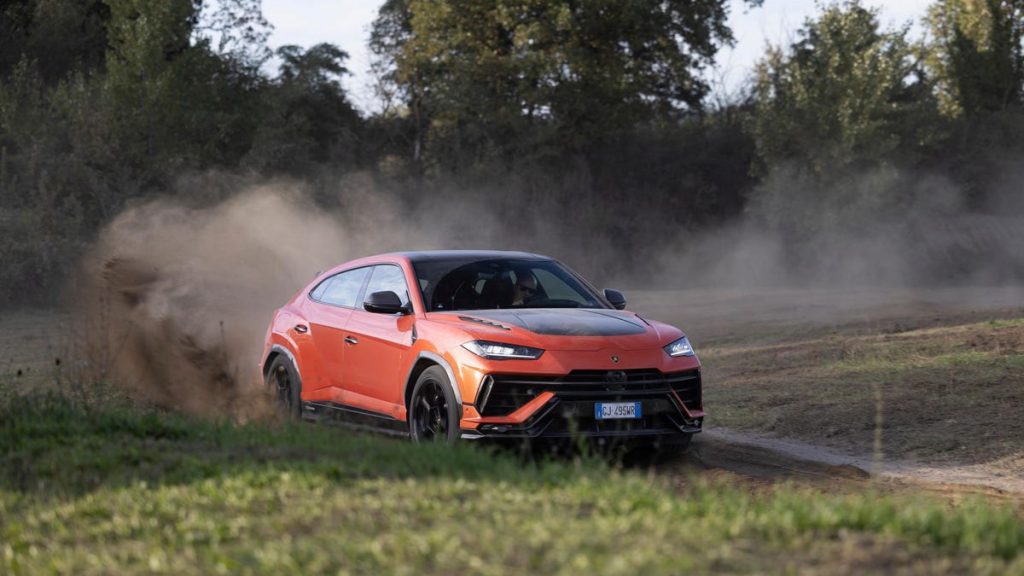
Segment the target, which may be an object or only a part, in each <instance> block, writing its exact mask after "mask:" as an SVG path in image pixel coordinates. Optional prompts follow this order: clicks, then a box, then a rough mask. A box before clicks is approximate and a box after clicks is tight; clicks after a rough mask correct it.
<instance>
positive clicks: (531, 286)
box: [512, 271, 537, 306]
mask: <svg viewBox="0 0 1024 576" xmlns="http://www.w3.org/2000/svg"><path fill="white" fill-rule="evenodd" d="M536 293H537V277H536V276H534V275H533V273H532V272H528V271H523V272H522V273H519V274H516V283H515V285H513V286H512V305H513V306H522V305H524V304H526V302H527V301H528V300H529V299H531V298H533V295H534V294H536Z"/></svg>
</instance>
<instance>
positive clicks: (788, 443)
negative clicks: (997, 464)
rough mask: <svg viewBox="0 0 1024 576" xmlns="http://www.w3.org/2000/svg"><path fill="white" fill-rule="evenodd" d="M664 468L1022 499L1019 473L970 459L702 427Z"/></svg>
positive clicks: (762, 479)
mask: <svg viewBox="0 0 1024 576" xmlns="http://www.w3.org/2000/svg"><path fill="white" fill-rule="evenodd" d="M659 468H660V471H661V472H664V473H668V474H671V473H677V472H684V471H700V472H725V473H729V474H732V475H735V476H737V477H738V478H740V479H744V480H747V481H752V482H754V483H765V484H770V483H775V482H779V481H795V482H799V483H806V484H810V485H813V486H820V487H826V488H838V487H844V486H845V487H856V486H858V485H863V484H867V483H870V482H876V483H882V484H885V485H888V486H894V487H895V486H914V487H918V488H924V489H926V490H929V491H934V492H940V493H944V494H981V495H986V496H995V497H1003V498H1008V499H1013V500H1016V501H1021V502H1024V477H1021V476H1019V475H1018V476H1013V475H1008V474H1005V473H1002V472H1000V471H998V470H993V469H991V468H988V467H985V466H980V465H972V466H957V467H943V468H940V467H929V466H923V465H920V464H917V463H913V462H905V461H893V460H882V461H877V462H876V461H874V460H873V459H872V458H870V457H857V456H849V455H843V454H839V453H836V452H832V451H829V450H826V449H824V448H822V447H820V446H815V445H813V444H807V443H804V442H797V441H792V440H781V439H775V438H767V437H760V436H755V435H749V434H740V433H737V432H732V431H729V430H725V429H721V428H718V429H707V430H705V431H704V432H702V433H701V434H700V435H698V436H697V437H696V438H695V440H694V442H693V444H692V445H691V446H690V449H689V450H688V451H687V453H686V454H685V455H682V456H679V457H677V458H673V459H670V460H668V461H666V462H664V463H662V464H661V466H660V467H659Z"/></svg>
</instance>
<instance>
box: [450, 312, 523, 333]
mask: <svg viewBox="0 0 1024 576" xmlns="http://www.w3.org/2000/svg"><path fill="white" fill-rule="evenodd" d="M459 320H465V321H466V322H476V323H477V324H484V325H485V326H491V327H493V328H501V329H502V330H509V331H511V330H512V329H511V328H509V327H508V326H505V325H504V324H499V323H497V322H495V321H493V320H484V319H483V318H474V317H472V316H459Z"/></svg>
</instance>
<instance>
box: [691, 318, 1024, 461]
mask: <svg viewBox="0 0 1024 576" xmlns="http://www.w3.org/2000/svg"><path fill="white" fill-rule="evenodd" d="M702 352H703V354H702V359H703V360H704V362H705V365H706V370H707V374H708V383H709V384H708V386H707V388H706V396H705V397H706V399H707V403H708V404H709V405H710V406H713V407H714V415H715V419H714V421H715V423H716V424H718V425H722V426H726V427H730V428H735V429H739V430H756V431H759V432H769V433H772V434H775V435H778V436H783V437H793V438H800V439H804V440H808V441H812V442H815V443H819V444H827V445H831V446H834V447H837V448H840V449H844V450H848V451H852V452H858V453H865V452H870V451H872V450H873V443H874V439H875V429H876V423H877V424H880V426H881V430H882V436H881V440H882V450H883V453H884V454H885V455H886V456H887V457H896V458H911V459H915V460H921V461H925V462H938V463H949V464H965V463H981V462H995V463H999V464H1000V465H1001V466H1003V467H1004V468H1007V469H1009V470H1014V469H1016V470H1017V471H1018V472H1021V471H1024V466H1022V464H1024V460H1022V459H1021V458H1022V454H1024V419H1022V418H1021V416H1020V407H1021V406H1022V405H1024V314H1022V317H1015V318H1007V319H998V320H989V321H983V322H966V323H953V324H947V325H939V326H928V327H914V326H901V327H898V328H896V329H889V330H886V331H870V332H865V331H863V330H862V329H861V330H858V329H857V328H856V327H849V328H847V329H845V330H844V329H843V328H839V329H835V330H833V331H830V332H829V333H825V334H814V333H810V334H808V333H804V334H800V335H798V336H795V337H794V336H792V335H788V336H786V337H781V338H776V339H762V340H761V341H759V342H755V343H744V342H727V343H723V344H721V345H715V344H714V343H713V342H712V343H711V344H710V345H709V346H706V347H704V348H703V350H702Z"/></svg>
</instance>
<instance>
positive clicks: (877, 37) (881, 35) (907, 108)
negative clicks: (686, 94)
mask: <svg viewBox="0 0 1024 576" xmlns="http://www.w3.org/2000/svg"><path fill="white" fill-rule="evenodd" d="M798 36H799V40H798V41H797V42H795V43H794V44H793V45H792V46H791V47H790V48H789V51H788V52H787V51H784V50H782V49H781V48H777V47H772V48H769V50H768V54H767V55H766V56H765V58H764V60H762V61H761V62H760V64H759V65H758V69H757V112H756V114H755V116H754V134H755V138H756V141H757V147H758V152H759V155H760V157H761V159H762V161H763V163H764V166H765V167H768V166H779V165H782V164H784V163H788V162H792V161H799V162H800V163H802V164H804V165H806V166H807V168H808V169H809V170H811V171H813V172H815V173H817V174H824V173H827V172H829V171H832V170H837V169H842V168H845V167H848V166H850V165H851V164H853V163H855V162H861V161H866V162H869V163H870V162H884V161H889V160H891V159H894V158H895V157H898V156H906V155H907V154H908V153H912V152H913V151H914V150H915V149H916V147H918V146H920V145H921V143H922V142H923V141H925V140H926V139H927V138H928V136H929V134H928V132H929V130H930V129H931V125H930V124H929V123H928V122H925V121H924V120H926V119H927V118H928V114H929V113H930V112H932V102H931V96H930V92H931V86H930V84H929V83H928V82H927V80H926V78H925V76H924V74H923V71H922V70H921V66H920V64H919V62H918V61H917V59H916V58H915V55H914V51H913V47H912V46H911V44H910V42H909V41H908V40H907V29H906V28H903V29H898V30H888V31H883V30H880V29H879V25H878V14H877V11H876V10H872V9H868V8H865V7H863V6H861V4H860V3H859V2H858V1H856V0H854V1H849V2H845V3H843V4H831V5H828V6H826V7H825V8H824V9H823V10H822V12H821V14H820V15H819V16H818V17H817V18H816V19H813V20H808V21H807V22H806V23H805V25H804V27H803V28H801V30H800V31H799V33H798Z"/></svg>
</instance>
